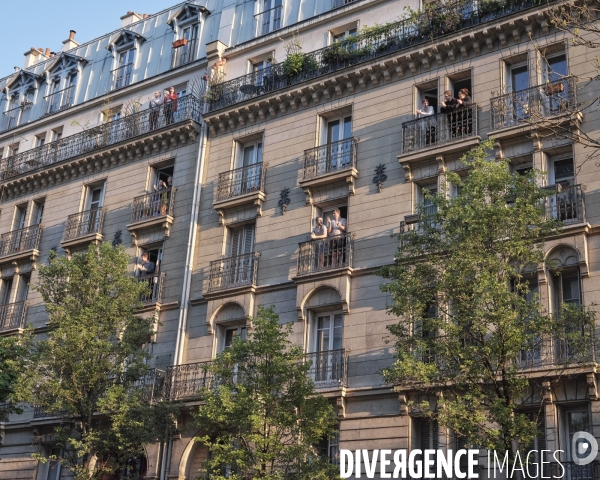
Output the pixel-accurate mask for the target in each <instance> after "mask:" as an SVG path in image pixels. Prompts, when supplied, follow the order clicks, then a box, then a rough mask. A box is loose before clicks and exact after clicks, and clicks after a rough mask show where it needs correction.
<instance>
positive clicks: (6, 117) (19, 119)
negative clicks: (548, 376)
mask: <svg viewBox="0 0 600 480" xmlns="http://www.w3.org/2000/svg"><path fill="white" fill-rule="evenodd" d="M32 106H33V103H31V102H24V103H22V104H21V105H19V106H18V107H15V108H11V109H10V110H7V111H6V112H4V113H3V114H2V122H1V123H0V131H2V132H4V131H5V130H10V129H11V128H15V127H18V126H19V125H23V124H25V123H27V122H29V120H31V107H32Z"/></svg>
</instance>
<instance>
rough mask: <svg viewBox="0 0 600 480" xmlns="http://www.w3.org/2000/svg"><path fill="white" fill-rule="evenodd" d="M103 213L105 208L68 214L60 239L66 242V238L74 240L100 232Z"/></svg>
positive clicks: (104, 213)
mask: <svg viewBox="0 0 600 480" xmlns="http://www.w3.org/2000/svg"><path fill="white" fill-rule="evenodd" d="M105 215H106V208H94V209H92V210H86V211H84V212H79V213H74V214H73V215H69V216H68V217H67V225H66V226H65V233H63V238H62V241H63V242H66V241H67V240H74V239H76V238H80V237H85V236H86V235H91V234H94V233H99V234H102V225H103V223H104V216H105Z"/></svg>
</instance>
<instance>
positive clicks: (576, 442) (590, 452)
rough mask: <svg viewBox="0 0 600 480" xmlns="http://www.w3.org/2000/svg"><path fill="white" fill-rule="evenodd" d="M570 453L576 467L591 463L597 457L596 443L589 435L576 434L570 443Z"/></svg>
mask: <svg viewBox="0 0 600 480" xmlns="http://www.w3.org/2000/svg"><path fill="white" fill-rule="evenodd" d="M571 453H572V455H571V456H572V457H573V461H574V462H575V464H577V465H587V464H588V463H592V462H593V461H594V460H595V459H596V455H598V442H597V441H596V439H595V438H594V437H593V436H592V434H591V433H587V432H577V433H575V435H573V440H572V441H571Z"/></svg>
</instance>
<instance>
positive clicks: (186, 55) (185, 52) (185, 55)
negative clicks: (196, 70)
mask: <svg viewBox="0 0 600 480" xmlns="http://www.w3.org/2000/svg"><path fill="white" fill-rule="evenodd" d="M197 44H198V39H197V38H192V39H191V40H188V42H187V44H185V45H182V46H181V47H177V48H173V49H172V53H171V57H172V60H171V68H177V67H181V66H182V65H186V64H188V63H190V62H193V61H194V60H196V45H197Z"/></svg>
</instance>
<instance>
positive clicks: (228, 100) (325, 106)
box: [0, 0, 600, 480]
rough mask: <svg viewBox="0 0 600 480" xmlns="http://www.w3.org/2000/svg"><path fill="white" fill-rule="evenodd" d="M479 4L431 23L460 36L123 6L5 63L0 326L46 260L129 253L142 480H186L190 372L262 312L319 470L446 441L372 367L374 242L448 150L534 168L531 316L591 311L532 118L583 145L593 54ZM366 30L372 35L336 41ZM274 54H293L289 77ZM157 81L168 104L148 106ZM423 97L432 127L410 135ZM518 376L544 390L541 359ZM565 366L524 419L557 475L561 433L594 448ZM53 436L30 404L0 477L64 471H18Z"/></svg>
mask: <svg viewBox="0 0 600 480" xmlns="http://www.w3.org/2000/svg"><path fill="white" fill-rule="evenodd" d="M490 5H491V6H490ZM490 5H488V6H487V7H486V6H485V4H478V3H475V2H466V1H465V2H460V4H459V7H451V6H447V7H440V8H447V9H452V8H454V10H448V11H446V10H442V11H441V12H442V14H446V13H448V16H452V18H457V20H455V23H453V24H451V25H445V26H443V27H439V26H438V27H436V26H433V25H432V22H431V19H430V18H429V19H427V21H425V19H424V17H423V16H422V15H421V16H418V15H416V16H413V17H411V19H407V18H406V11H405V7H411V8H412V9H414V10H417V9H419V8H421V5H419V4H418V2H410V1H407V2H398V1H393V0H354V1H350V0H342V1H340V0H333V1H332V2H329V1H326V2H321V1H317V0H312V1H311V0H308V1H303V2H300V1H297V0H260V1H246V2H243V1H241V0H231V1H226V0H220V1H212V0H209V1H207V2H200V1H197V2H194V1H189V2H185V3H182V4H179V5H176V6H173V7H170V8H169V9H167V10H165V11H163V12H160V13H158V14H155V15H149V16H144V15H138V14H135V13H132V12H130V13H129V14H128V15H126V16H124V17H123V18H122V19H121V20H122V22H123V24H122V27H121V28H120V29H119V30H117V31H115V32H113V33H111V34H108V35H106V36H104V37H102V38H100V39H96V40H94V41H92V42H88V43H86V44H82V45H78V44H77V42H76V41H75V35H74V33H73V32H71V35H70V37H69V39H68V40H66V41H65V43H64V48H63V51H62V52H60V53H57V54H55V55H54V56H51V53H50V52H49V51H47V50H46V51H40V50H35V49H32V50H31V51H29V52H28V53H27V54H26V64H25V68H23V69H22V70H19V71H18V72H15V73H14V74H12V75H10V76H8V77H6V78H4V79H2V80H0V90H1V91H2V93H3V96H2V97H1V100H0V108H1V110H0V111H1V112H2V114H3V119H2V125H1V127H0V151H2V155H1V160H0V175H1V182H2V197H1V201H0V209H1V212H0V234H1V237H0V245H1V249H2V250H1V251H0V270H1V277H0V278H1V282H2V287H1V288H0V299H1V300H2V301H3V303H2V306H1V307H0V309H2V310H1V312H3V313H2V317H1V318H2V327H1V331H0V333H2V334H7V335H8V334H15V332H18V331H19V329H20V328H22V326H23V325H24V324H25V323H28V324H32V325H33V326H34V327H35V328H36V330H37V331H39V333H40V334H41V335H43V334H44V328H45V321H46V317H45V311H44V306H43V304H42V302H41V299H40V298H39V295H37V293H36V292H35V291H30V290H29V288H28V285H29V284H35V282H36V269H35V265H36V263H40V262H44V261H46V260H47V257H48V254H49V252H50V251H51V250H52V249H54V250H56V251H57V252H58V253H59V254H63V253H64V254H72V253H73V252H76V251H79V250H80V249H82V248H86V247H87V246H88V245H89V244H90V243H91V242H100V241H110V242H113V243H114V244H117V243H122V244H123V245H125V246H126V247H127V249H128V252H130V253H131V256H132V258H133V259H134V260H132V265H131V272H132V274H139V272H136V269H137V267H136V264H137V260H136V259H137V258H139V256H140V255H141V253H144V252H146V253H148V254H149V255H150V257H151V260H153V261H155V262H156V264H157V267H158V268H157V270H156V272H155V273H153V274H151V275H149V276H147V277H145V276H142V277H141V279H142V280H143V281H148V282H149V283H150V284H151V285H152V295H151V296H150V297H149V298H147V299H145V308H144V311H143V314H144V315H153V316H155V317H156V318H157V320H159V322H160V326H159V327H158V330H157V333H156V336H155V338H154V339H153V343H152V344H151V345H149V346H148V348H150V349H152V350H151V351H152V353H153V360H152V362H153V363H152V366H153V367H154V368H155V370H154V371H153V376H152V378H150V379H149V380H148V384H149V386H151V387H152V388H153V389H154V395H155V398H156V399H159V398H160V399H167V400H172V401H176V402H180V404H181V406H182V413H181V416H180V419H179V420H178V427H179V433H178V434H177V435H176V436H174V437H173V439H172V440H171V441H170V442H168V443H167V444H162V445H149V446H148V447H147V455H146V457H145V458H144V459H139V460H138V462H137V464H136V468H137V469H138V471H139V473H141V474H143V475H144V478H154V479H160V480H166V479H170V480H174V479H177V480H186V479H187V480H191V479H193V478H195V477H196V476H197V472H198V470H199V469H200V467H201V465H202V462H203V461H204V460H205V459H206V458H207V456H208V451H207V449H206V447H204V446H202V445H201V444H199V443H197V442H195V441H194V437H195V436H197V435H199V434H202V429H201V427H199V426H198V425H195V424H194V423H193V421H192V419H191V416H190V413H189V412H190V410H191V409H192V408H193V406H194V405H197V404H198V402H200V401H201V398H199V397H198V395H197V390H198V389H199V388H201V387H202V386H203V385H205V384H206V382H207V381H208V380H209V379H207V378H206V376H205V374H204V371H203V368H202V367H203V366H204V365H205V364H206V362H210V361H211V360H212V359H213V358H214V357H215V355H217V354H218V353H219V352H221V351H222V350H223V349H225V348H227V347H228V346H229V345H230V344H231V342H232V341H233V339H234V338H236V337H237V336H242V337H244V336H245V335H247V333H248V332H249V331H251V329H252V324H251V321H250V318H251V317H252V316H254V315H255V314H256V311H257V308H258V306H259V305H266V306H268V305H274V306H275V310H276V312H277V313H278V314H279V315H280V319H281V321H282V322H286V323H287V322H293V324H294V330H293V332H294V333H293V341H294V342H295V343H296V344H298V345H301V346H303V348H304V350H305V352H306V357H307V359H308V360H311V361H312V367H311V371H310V375H311V376H312V377H313V379H314V381H315V385H316V388H317V390H318V391H319V392H320V393H321V394H323V395H325V396H326V397H327V398H329V400H330V401H331V403H332V404H333V405H334V407H335V410H336V412H337V414H338V417H339V419H340V431H339V436H336V437H335V438H330V439H327V440H326V441H324V443H323V445H322V446H321V447H322V448H323V452H324V454H327V455H330V456H331V457H332V458H335V457H336V454H337V452H338V451H339V449H341V448H343V449H350V450H356V449H379V448H385V449H392V450H394V449H415V448H421V449H422V448H444V449H452V450H455V449H456V448H457V447H460V446H461V445H460V439H457V438H456V436H455V435H453V433H452V432H451V431H447V430H445V429H443V428H439V427H438V426H437V425H436V424H434V423H432V422H428V421H426V420H425V418H424V417H423V415H422V412H420V411H419V410H418V409H416V408H414V407H413V405H414V404H418V403H420V401H421V400H423V399H424V397H423V395H422V393H421V392H417V391H409V390H403V389H402V386H401V385H387V384H385V382H384V381H383V378H382V377H381V375H380V370H381V369H382V368H384V367H386V366H388V365H389V364H390V363H391V362H392V361H393V356H392V345H391V344H389V343H387V342H386V336H387V330H386V326H387V325H388V324H390V323H392V322H394V318H393V317H391V316H390V315H388V314H387V312H386V306H387V305H388V304H389V303H390V302H391V299H390V298H389V297H387V296H386V295H384V294H382V293H381V291H380V285H381V284H382V281H383V280H382V279H381V278H380V277H378V276H377V275H376V272H377V270H378V269H379V268H380V267H381V266H383V265H388V264H391V263H393V259H394V253H395V250H396V247H397V244H398V243H397V242H398V238H397V237H392V234H399V233H400V234H401V233H402V232H404V231H407V230H409V229H411V228H413V227H414V224H415V222H416V221H417V220H418V218H416V217H415V212H416V205H418V204H419V203H423V202H424V201H426V198H425V196H424V192H425V191H427V190H429V191H431V192H441V191H443V190H444V188H443V187H444V186H445V174H446V172H448V171H455V172H458V173H459V174H461V175H466V174H468V171H467V170H466V169H465V168H464V165H463V164H462V163H461V162H460V158H461V156H462V155H463V154H465V153H466V152H468V151H469V150H470V149H472V148H473V147H475V146H477V145H478V144H479V143H480V142H481V141H482V140H484V139H486V138H490V137H493V138H494V139H495V151H494V152H493V155H495V157H496V158H510V159H511V168H512V169H513V170H514V171H515V172H517V171H526V170H527V169H531V168H538V169H540V170H543V171H545V172H547V173H546V178H545V180H544V186H545V187H547V188H548V189H549V190H551V191H552V192H553V193H552V195H551V197H550V200H549V213H550V214H551V215H554V216H556V218H559V219H560V220H561V221H562V222H563V224H564V228H563V232H562V233H561V235H560V236H556V237H553V238H550V239H548V241H547V243H546V249H547V255H548V257H549V258H552V259H554V260H556V261H557V262H558V264H559V265H561V266H562V270H561V274H560V275H558V276H556V275H554V272H550V271H545V270H543V269H540V270H539V271H538V272H537V280H536V284H537V287H536V288H537V291H538V292H539V293H540V296H541V301H542V302H543V304H544V307H545V308H546V309H548V310H549V311H553V310H555V309H556V308H558V304H559V302H562V301H564V302H570V303H584V304H591V303H593V302H594V301H595V300H596V298H597V297H596V290H597V282H595V281H594V272H595V271H596V270H597V269H598V267H599V265H598V260H597V257H596V251H597V248H598V244H599V240H598V236H597V233H598V228H597V225H598V222H599V221H600V218H599V217H600V210H596V208H595V205H596V204H597V203H598V200H599V196H598V189H599V187H600V183H599V182H598V180H597V175H596V170H597V167H596V166H595V164H594V162H593V161H587V158H588V157H587V155H588V153H587V151H586V150H585V149H584V148H583V146H582V145H580V144H578V143H573V142H571V141H569V140H567V139H565V138H563V136H557V135H548V134H547V130H545V131H543V130H540V129H536V128H533V127H532V125H531V122H530V121H529V119H530V118H531V115H533V113H530V112H537V114H538V115H540V116H543V117H544V118H548V119H550V120H552V121H553V122H557V124H560V125H561V126H563V127H565V126H566V128H568V129H569V130H570V131H573V132H577V131H578V130H579V129H581V130H583V131H585V132H586V133H588V134H590V135H592V136H593V135H594V132H596V130H597V125H598V120H599V119H598V118H596V116H597V115H598V113H597V112H595V111H593V110H589V111H585V112H583V113H582V112H581V111H580V105H582V104H585V102H586V101H589V100H590V99H592V98H594V97H593V95H594V93H593V89H591V88H590V87H589V86H586V85H582V84H581V83H578V82H577V79H578V78H583V77H586V76H593V75H594V73H593V60H594V55H593V52H590V51H589V50H587V49H585V48H584V47H574V46H572V45H569V43H568V42H567V41H565V39H566V36H565V34H563V33H561V32H558V31H556V30H555V29H554V28H553V27H552V26H551V24H550V23H549V21H548V19H547V17H546V16H545V15H544V10H545V9H546V8H548V6H547V5H546V4H540V3H539V2H535V1H533V0H527V1H524V2H518V3H517V2H506V3H498V4H496V3H494V4H490ZM457 8H458V9H459V10H458V11H457V10H456V9H457ZM450 14H451V15H450ZM389 22H391V23H389ZM377 24H379V25H382V24H386V26H385V28H383V29H382V30H381V31H380V32H378V33H375V34H373V35H372V36H371V37H368V38H364V39H361V41H360V43H358V44H357V43H355V44H352V43H347V42H346V43H344V38H347V37H349V36H351V35H354V34H355V33H356V32H358V31H360V30H361V29H364V28H365V27H368V26H373V25H377ZM292 38H296V39H297V40H298V42H299V44H300V45H301V49H302V52H304V53H306V54H309V55H308V58H310V60H309V61H307V62H305V63H304V65H303V67H302V68H301V69H300V70H299V71H294V72H290V71H289V69H287V67H286V66H285V60H286V45H289V41H290V39H292ZM532 39H533V40H532ZM282 40H283V41H282ZM342 45H343V47H342ZM535 46H537V47H539V48H540V49H542V50H543V51H544V52H545V54H544V56H543V57H542V56H541V55H540V52H539V50H538V49H536V48H535ZM168 86H174V87H175V90H176V91H177V92H178V101H177V108H176V110H173V109H172V108H171V107H169V109H167V108H165V106H163V107H161V108H159V109H154V110H153V109H151V108H149V103H148V102H149V97H151V96H152V95H153V94H154V92H155V91H161V92H162V91H163V90H164V88H165V87H168ZM464 88H466V89H468V90H469V92H470V96H471V97H472V99H473V105H472V106H471V107H470V108H469V109H468V110H467V112H468V113H464V114H463V116H462V117H460V118H459V117H449V116H448V115H446V114H444V113H438V112H439V111H440V110H439V107H440V106H441V102H442V101H443V99H444V91H446V90H450V91H451V92H452V95H453V96H457V95H458V91H459V90H461V89H464ZM423 99H427V100H428V101H429V104H430V105H431V106H432V107H433V108H434V110H435V112H436V114H435V115H434V116H432V117H425V118H420V119H419V118H417V119H416V110H417V109H419V108H421V105H422V101H423ZM169 177H170V178H171V180H172V185H169V187H168V188H167V189H166V190H164V191H162V190H161V191H160V192H158V193H157V192H156V191H155V189H154V186H156V185H157V184H158V182H159V181H160V180H164V181H165V182H167V180H168V179H169ZM450 194H451V193H450ZM336 211H337V213H336ZM337 216H339V217H341V218H344V219H345V220H346V222H345V225H344V226H345V229H344V228H342V229H339V230H340V231H339V232H337V233H339V235H338V236H336V237H329V238H327V239H325V240H311V237H310V233H311V231H312V230H313V228H315V226H316V225H315V220H316V218H317V217H322V218H323V219H324V220H325V223H327V219H328V218H329V219H331V220H332V221H335V220H336V218H337ZM341 223H343V222H341ZM521 361H522V363H523V368H528V369H533V370H535V371H536V372H539V375H542V376H544V375H546V376H548V378H551V377H552V352H551V351H549V352H537V353H536V354H534V355H533V356H531V357H528V358H525V359H521ZM571 373H572V374H571V375H570V376H569V377H568V378H566V379H565V380H564V381H563V383H562V384H561V387H560V388H554V387H552V388H550V387H549V388H547V389H546V390H544V391H542V392H540V393H539V395H536V396H534V398H533V400H532V404H531V408H543V411H544V412H545V422H544V423H543V425H542V426H541V428H540V432H541V433H540V436H539V437H538V439H537V440H536V442H538V445H545V448H547V449H550V450H556V449H562V450H564V457H563V460H564V461H565V462H567V463H568V462H572V458H573V457H572V454H573V452H571V451H570V438H571V436H572V435H573V433H574V432H575V431H581V430H585V431H588V432H589V433H592V434H593V435H594V436H595V437H596V438H600V430H598V424H599V421H600V415H599V413H600V407H599V406H598V405H599V404H598V401H597V400H598V391H597V386H596V385H597V384H596V373H595V370H594V369H593V368H583V367H582V368H575V369H574V370H573V371H572V372H571ZM549 385H550V384H549ZM430 403H431V406H432V408H435V399H434V398H431V399H430ZM540 406H541V407H540ZM56 422H57V418H56V417H53V416H52V415H51V414H46V413H45V412H41V411H38V410H36V409H35V408H33V407H31V408H28V409H26V410H25V412H24V414H23V415H20V416H14V417H13V418H11V421H10V422H7V423H6V424H3V425H2V446H1V447H0V478H6V479H13V478H35V479H36V480H55V479H57V478H62V476H66V475H68V472H60V469H59V468H58V467H57V466H56V465H53V464H51V463H50V464H41V463H38V462H36V461H34V460H32V458H31V453H34V452H41V453H44V452H46V453H48V454H50V453H52V452H53V444H52V425H53V424H55V423H56ZM542 432H543V433H542ZM586 478H587V477H586ZM590 478H591V477H590Z"/></svg>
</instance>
